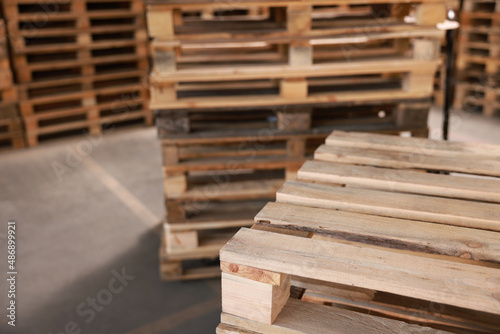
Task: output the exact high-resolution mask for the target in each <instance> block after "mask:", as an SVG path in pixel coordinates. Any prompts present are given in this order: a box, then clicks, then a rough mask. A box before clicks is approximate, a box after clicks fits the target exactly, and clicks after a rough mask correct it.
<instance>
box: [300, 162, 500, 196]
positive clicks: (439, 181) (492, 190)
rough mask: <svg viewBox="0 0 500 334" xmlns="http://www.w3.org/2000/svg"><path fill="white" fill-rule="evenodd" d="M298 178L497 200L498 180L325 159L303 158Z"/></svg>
mask: <svg viewBox="0 0 500 334" xmlns="http://www.w3.org/2000/svg"><path fill="white" fill-rule="evenodd" d="M298 177H299V180H304V181H321V182H327V183H337V184H346V185H349V186H351V185H354V186H362V187H368V188H375V189H381V190H388V191H401V192H409V193H415V194H423V195H432V196H441V197H454V198H461V199H473V200H481V201H489V202H496V203H500V179H482V178H471V177H461V176H450V175H441V174H431V173H421V172H416V171H409V170H396V169H389V168H379V167H373V166H355V165H347V164H339V163H334V162H326V161H316V160H315V161H306V162H305V163H304V165H303V166H302V167H301V168H300V170H299V172H298Z"/></svg>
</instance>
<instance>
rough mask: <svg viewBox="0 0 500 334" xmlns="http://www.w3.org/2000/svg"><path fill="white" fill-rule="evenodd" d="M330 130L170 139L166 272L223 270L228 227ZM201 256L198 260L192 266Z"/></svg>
mask: <svg viewBox="0 0 500 334" xmlns="http://www.w3.org/2000/svg"><path fill="white" fill-rule="evenodd" d="M386 131H387V132H388V133H394V134H397V133H398V131H396V130H394V129H392V130H386ZM413 134H414V135H423V134H425V135H426V134H427V128H424V129H415V130H414V131H413ZM325 136H326V133H314V132H311V133H304V134H294V135H292V134H280V133H277V134H276V135H275V136H273V138H270V137H265V138H264V137H262V136H260V137H259V133H258V132H255V136H245V135H241V134H240V135H237V134H232V135H229V134H226V135H225V136H223V137H222V136H221V137H220V138H214V137H204V136H200V137H196V136H195V137H187V138H170V139H163V148H162V150H163V161H164V167H163V170H164V188H165V198H166V200H165V207H166V217H165V222H164V232H163V239H164V240H163V242H162V246H161V249H160V254H161V257H160V272H161V273H162V278H163V279H164V280H183V279H200V278H209V277H213V276H214V275H216V274H218V272H217V270H216V268H217V267H216V266H214V265H213V263H212V261H211V259H213V258H215V257H217V254H218V249H220V247H222V245H223V244H224V243H225V242H226V241H227V240H228V239H229V237H230V236H231V235H229V237H228V234H227V233H226V232H228V229H231V230H230V231H232V232H230V233H229V234H231V233H233V234H234V232H236V231H235V230H234V229H235V228H237V227H242V226H250V225H251V223H252V217H253V216H254V215H255V214H256V213H257V212H258V211H259V210H260V209H261V208H262V206H263V205H264V204H265V203H266V201H268V200H272V199H274V194H275V193H276V191H277V190H278V189H279V188H280V187H281V186H282V184H283V182H285V180H293V179H295V178H296V175H297V169H298V167H299V166H300V165H301V164H302V163H303V162H304V161H305V159H306V157H308V156H310V154H311V153H312V152H313V151H314V149H315V148H316V147H317V146H318V142H319V141H321V142H322V141H324V138H325ZM220 235H223V238H222V239H221V238H220ZM194 260H197V263H196V264H197V265H196V264H195V266H194V267H192V266H193V263H192V262H193V261H194ZM201 260H204V261H209V265H208V266H207V265H206V263H203V261H202V262H200V261H201ZM195 262H196V261H195ZM210 264H211V265H210Z"/></svg>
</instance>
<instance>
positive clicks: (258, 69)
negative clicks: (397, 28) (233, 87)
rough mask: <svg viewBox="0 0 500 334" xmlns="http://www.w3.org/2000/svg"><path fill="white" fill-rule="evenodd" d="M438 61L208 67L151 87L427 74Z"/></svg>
mask: <svg viewBox="0 0 500 334" xmlns="http://www.w3.org/2000/svg"><path fill="white" fill-rule="evenodd" d="M438 64H439V61H434V60H414V59H408V58H392V59H384V60H355V61H351V62H347V63H346V62H336V63H330V64H319V65H311V66H296V67H294V66H289V65H261V66H232V67H223V66H220V67H215V66H214V67H210V68H205V69H180V70H177V71H175V72H173V73H170V74H167V73H165V74H164V73H161V74H155V73H152V74H151V76H150V83H151V85H152V86H158V85H160V86H161V84H169V83H172V82H190V81H200V82H202V81H203V82H205V81H218V80H224V81H235V80H253V79H286V78H304V77H308V78H309V77H325V76H329V75H331V76H333V75H335V76H340V75H357V74H375V73H401V72H410V71H419V70H420V71H422V72H425V73H427V72H430V71H432V69H435V68H437V66H438Z"/></svg>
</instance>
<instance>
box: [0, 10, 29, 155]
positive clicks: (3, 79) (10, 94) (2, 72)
mask: <svg viewBox="0 0 500 334" xmlns="http://www.w3.org/2000/svg"><path fill="white" fill-rule="evenodd" d="M24 146H25V142H24V131H23V125H22V121H21V118H20V117H19V113H18V104H17V87H16V86H15V85H14V82H13V77H12V71H11V69H10V61H9V51H8V42H7V35H6V31H5V23H4V21H3V19H0V149H4V148H5V149H8V148H22V147H24Z"/></svg>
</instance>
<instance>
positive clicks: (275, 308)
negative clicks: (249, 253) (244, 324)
mask: <svg viewBox="0 0 500 334" xmlns="http://www.w3.org/2000/svg"><path fill="white" fill-rule="evenodd" d="M240 267H244V268H245V269H242V268H240ZM221 269H222V271H223V272H222V312H224V313H228V314H232V315H236V316H240V317H243V318H246V319H250V320H254V321H258V322H261V323H265V324H272V323H273V321H274V320H275V319H276V317H277V316H278V314H279V313H280V312H281V310H282V309H283V306H285V304H286V302H287V301H288V298H289V297H290V276H289V275H284V274H279V273H272V272H267V271H264V270H260V269H256V268H251V267H246V266H238V265H236V264H229V265H228V266H227V267H224V266H221ZM227 271H229V272H231V273H236V274H231V273H228V272H227ZM276 276H277V280H273V279H269V277H276Z"/></svg>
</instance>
